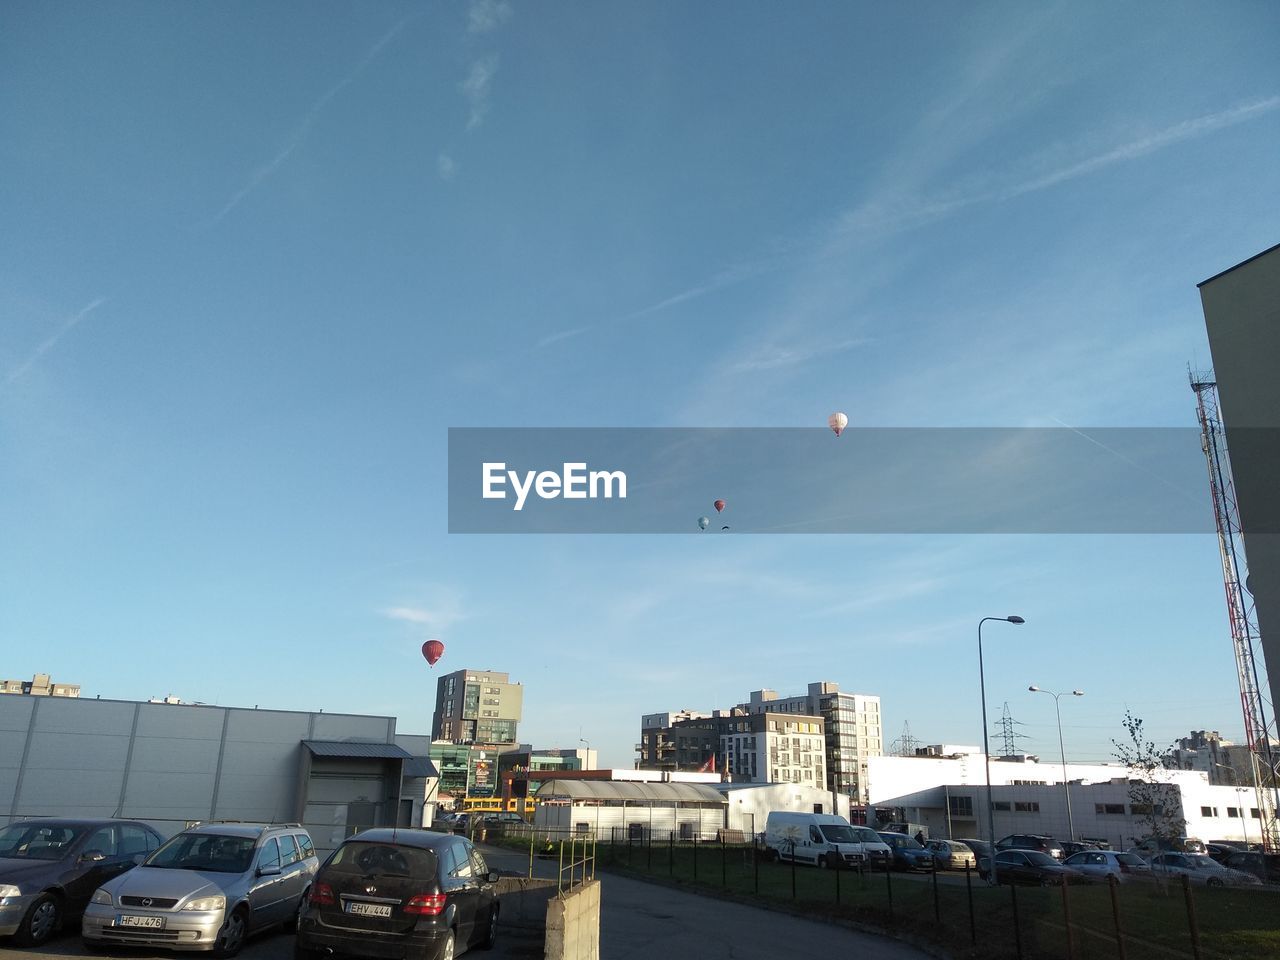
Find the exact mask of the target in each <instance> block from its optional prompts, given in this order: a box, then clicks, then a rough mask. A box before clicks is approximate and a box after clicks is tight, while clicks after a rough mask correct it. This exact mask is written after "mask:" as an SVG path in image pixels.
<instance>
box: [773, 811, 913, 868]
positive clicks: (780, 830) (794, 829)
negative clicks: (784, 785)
mask: <svg viewBox="0 0 1280 960" xmlns="http://www.w3.org/2000/svg"><path fill="white" fill-rule="evenodd" d="M764 843H765V846H766V847H767V848H768V850H769V853H770V856H771V858H772V859H774V860H792V859H794V860H795V862H796V863H811V864H814V865H815V866H819V867H836V866H840V865H844V866H846V867H853V866H857V865H858V864H860V863H862V862H863V861H867V862H868V863H871V862H876V863H884V862H886V861H887V860H888V859H889V858H890V857H891V856H892V851H891V850H890V849H889V846H888V844H886V843H885V842H884V841H883V840H881V839H880V837H879V836H878V835H877V834H876V832H875V831H874V830H872V829H871V828H869V827H855V826H852V825H850V823H849V821H848V820H846V819H845V818H844V817H838V816H835V815H834V814H830V813H791V812H789V811H785V810H772V811H770V813H769V818H768V820H767V821H766V822H765V830H764Z"/></svg>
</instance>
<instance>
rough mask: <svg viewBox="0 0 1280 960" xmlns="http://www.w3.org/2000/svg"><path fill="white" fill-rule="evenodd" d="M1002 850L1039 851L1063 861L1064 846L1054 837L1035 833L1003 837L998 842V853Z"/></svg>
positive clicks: (1012, 834) (1013, 834)
mask: <svg viewBox="0 0 1280 960" xmlns="http://www.w3.org/2000/svg"><path fill="white" fill-rule="evenodd" d="M1001 850H1038V851H1039V852H1040V853H1043V854H1047V855H1048V856H1050V857H1053V858H1054V859H1055V860H1061V859H1062V844H1060V843H1059V842H1058V841H1057V840H1055V839H1053V837H1044V836H1041V835H1039V834H1035V833H1011V834H1009V836H1007V837H1001V838H1000V839H999V840H997V841H996V851H997V853H998V852H999V851H1001ZM998 862H999V861H997V863H998Z"/></svg>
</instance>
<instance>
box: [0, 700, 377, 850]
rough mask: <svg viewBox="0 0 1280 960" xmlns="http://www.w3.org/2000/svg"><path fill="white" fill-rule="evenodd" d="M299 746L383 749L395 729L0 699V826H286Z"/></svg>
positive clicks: (148, 706) (285, 715) (310, 716)
mask: <svg viewBox="0 0 1280 960" xmlns="http://www.w3.org/2000/svg"><path fill="white" fill-rule="evenodd" d="M307 739H313V740H352V741H364V742H377V743H391V742H394V739H395V718H394V717H369V716H353V715H345V714H318V713H296V712H287V711H276V710H246V709H238V708H232V707H210V706H196V705H188V704H156V703H138V702H133V701H120V700H79V699H71V698H53V697H29V696H18V695H0V822H8V821H9V820H12V819H19V818H22V817H32V816H102V817H111V816H122V817H132V818H135V819H139V820H145V821H148V822H151V823H154V824H155V825H156V826H157V827H159V828H161V830H162V831H163V832H165V833H166V834H170V833H175V832H177V831H178V830H181V829H182V828H183V826H184V825H185V824H186V822H187V821H190V820H213V819H224V820H286V819H290V818H292V817H293V816H295V815H296V810H297V807H298V802H299V800H300V799H301V798H300V797H299V796H298V791H299V789H300V782H299V769H300V766H301V754H302V751H303V749H304V748H303V746H302V741H303V740H307ZM396 786H397V788H398V784H397V785H396ZM353 799H354V798H353Z"/></svg>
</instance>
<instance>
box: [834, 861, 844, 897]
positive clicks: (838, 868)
mask: <svg viewBox="0 0 1280 960" xmlns="http://www.w3.org/2000/svg"><path fill="white" fill-rule="evenodd" d="M843 869H844V860H843V859H841V860H837V861H836V903H839V902H840V871H841V870H843Z"/></svg>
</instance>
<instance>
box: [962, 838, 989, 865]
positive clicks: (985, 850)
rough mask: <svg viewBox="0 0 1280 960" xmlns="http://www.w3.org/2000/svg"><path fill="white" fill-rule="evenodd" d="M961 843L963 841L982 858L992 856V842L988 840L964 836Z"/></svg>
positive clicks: (976, 855) (975, 854)
mask: <svg viewBox="0 0 1280 960" xmlns="http://www.w3.org/2000/svg"><path fill="white" fill-rule="evenodd" d="M958 842H959V843H963V844H964V845H965V846H966V847H968V848H969V849H970V850H972V851H973V855H974V856H975V857H977V858H978V859H979V860H981V859H982V858H983V857H989V856H991V844H990V843H988V842H987V841H986V840H971V839H967V838H964V837H962V838H961V839H960V840H959V841H958Z"/></svg>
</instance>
